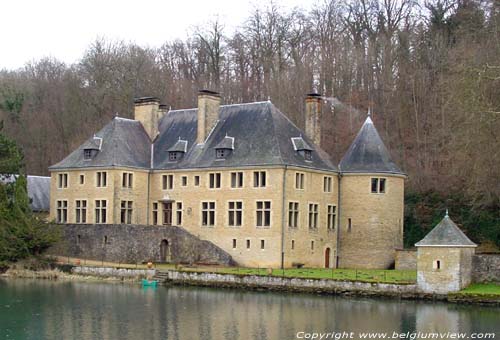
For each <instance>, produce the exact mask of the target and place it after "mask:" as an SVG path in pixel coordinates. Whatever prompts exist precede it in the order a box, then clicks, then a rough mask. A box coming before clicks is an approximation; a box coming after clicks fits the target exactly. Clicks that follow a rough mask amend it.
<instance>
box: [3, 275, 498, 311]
mask: <svg viewBox="0 0 500 340" xmlns="http://www.w3.org/2000/svg"><path fill="white" fill-rule="evenodd" d="M156 274H160V275H163V278H164V281H163V282H160V285H164V286H167V287H168V286H197V287H210V288H219V289H228V288H229V289H240V290H247V291H260V292H265V291H273V292H284V293H305V294H316V295H318V294H319V295H339V296H345V297H349V296H353V297H371V298H387V299H397V300H413V301H417V300H419V301H439V302H448V303H454V304H479V305H488V306H494V307H496V306H500V295H499V296H496V295H482V294H464V293H450V294H447V295H443V294H427V293H421V292H418V291H416V288H415V285H412V284H406V285H402V284H379V283H367V282H358V281H340V280H330V279H301V278H287V277H272V276H263V275H261V276H258V275H245V274H220V273H210V272H181V271H176V270H169V271H161V272H160V271H156V270H149V271H148V270H144V269H123V268H112V267H83V266H75V267H71V268H64V266H58V267H56V268H55V269H51V270H39V271H34V270H30V269H9V270H7V271H6V272H4V273H2V274H0V278H7V279H16V278H21V279H37V280H40V279H41V280H50V281H59V280H60V281H74V282H78V281H80V282H107V283H126V284H140V282H141V280H142V279H145V278H151V277H153V276H154V275H156Z"/></svg>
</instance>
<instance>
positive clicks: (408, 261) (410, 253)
mask: <svg viewBox="0 0 500 340" xmlns="http://www.w3.org/2000/svg"><path fill="white" fill-rule="evenodd" d="M395 269H396V270H417V251H416V250H407V249H397V250H396V265H395Z"/></svg>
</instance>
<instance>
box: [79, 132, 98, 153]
mask: <svg viewBox="0 0 500 340" xmlns="http://www.w3.org/2000/svg"><path fill="white" fill-rule="evenodd" d="M101 146H102V138H100V137H97V136H96V135H94V137H92V138H90V139H88V140H87V141H86V142H85V143H83V144H82V146H81V147H82V149H84V150H101Z"/></svg>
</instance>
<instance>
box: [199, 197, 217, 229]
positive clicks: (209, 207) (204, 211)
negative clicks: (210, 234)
mask: <svg viewBox="0 0 500 340" xmlns="http://www.w3.org/2000/svg"><path fill="white" fill-rule="evenodd" d="M201 224H202V225H204V226H209V227H213V226H214V225H215V202H202V203H201Z"/></svg>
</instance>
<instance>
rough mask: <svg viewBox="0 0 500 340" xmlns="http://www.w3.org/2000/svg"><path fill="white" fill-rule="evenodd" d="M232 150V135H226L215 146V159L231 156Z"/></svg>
mask: <svg viewBox="0 0 500 340" xmlns="http://www.w3.org/2000/svg"><path fill="white" fill-rule="evenodd" d="M233 150H234V137H229V136H228V135H226V136H225V137H224V138H223V139H222V140H221V141H220V142H219V144H217V145H216V146H215V158H216V159H221V160H223V159H226V158H227V157H229V156H231V153H232V152H233Z"/></svg>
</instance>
